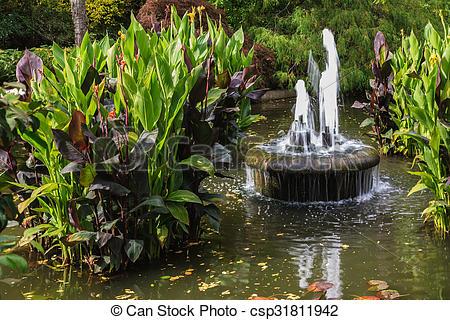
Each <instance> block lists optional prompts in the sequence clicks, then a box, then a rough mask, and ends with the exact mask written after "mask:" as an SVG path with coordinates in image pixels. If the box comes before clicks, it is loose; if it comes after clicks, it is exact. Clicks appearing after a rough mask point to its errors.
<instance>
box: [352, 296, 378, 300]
mask: <svg viewBox="0 0 450 320" xmlns="http://www.w3.org/2000/svg"><path fill="white" fill-rule="evenodd" d="M353 300H380V298H378V297H375V296H361V297H356V298H354V299H353Z"/></svg>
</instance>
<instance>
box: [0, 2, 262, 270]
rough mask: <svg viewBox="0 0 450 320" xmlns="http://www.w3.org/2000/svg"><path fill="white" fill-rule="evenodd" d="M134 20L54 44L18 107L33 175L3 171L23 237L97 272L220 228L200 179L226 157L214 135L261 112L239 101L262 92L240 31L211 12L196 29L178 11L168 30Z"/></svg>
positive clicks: (229, 134) (226, 135)
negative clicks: (95, 37) (115, 29)
mask: <svg viewBox="0 0 450 320" xmlns="http://www.w3.org/2000/svg"><path fill="white" fill-rule="evenodd" d="M131 20H132V22H131V24H130V26H129V28H128V29H126V30H125V29H123V30H122V31H120V32H119V37H118V39H117V41H112V40H111V39H110V38H109V37H108V36H106V37H105V38H103V39H102V40H100V41H91V40H90V38H89V35H88V34H86V35H85V37H84V39H83V41H82V43H81V45H80V47H77V48H74V49H73V50H71V51H70V52H69V51H67V50H64V49H62V48H60V47H59V46H58V45H57V44H54V45H53V48H52V51H53V57H54V59H53V62H52V66H44V67H43V70H42V75H41V74H40V77H39V79H38V78H36V77H35V78H34V79H32V81H31V82H30V85H28V84H27V86H29V87H30V90H28V91H27V92H29V93H31V88H32V89H33V90H32V92H33V96H32V100H33V102H31V103H29V104H24V105H22V108H23V111H24V112H25V111H26V110H27V108H28V109H30V113H31V114H32V115H33V119H36V122H37V124H38V125H37V126H30V125H28V126H24V127H23V128H20V129H19V130H17V135H18V136H19V137H20V139H21V141H22V142H24V143H26V147H27V148H28V152H29V153H30V159H29V161H28V162H29V163H28V165H29V167H30V169H31V170H30V171H31V174H29V175H27V177H28V178H29V179H28V180H22V181H17V179H15V178H14V179H13V181H8V183H9V185H10V187H11V186H12V187H11V188H13V190H12V191H13V194H15V196H16V197H17V198H20V199H21V202H20V203H19V205H18V212H19V213H20V214H22V215H25V216H26V218H25V221H26V223H25V225H26V226H27V227H28V228H27V229H26V230H25V232H24V236H23V238H22V240H21V241H20V243H19V244H20V245H29V244H30V245H32V246H33V247H34V248H35V249H37V250H38V251H40V252H41V253H42V254H54V253H57V254H60V255H61V258H62V259H61V261H60V262H62V263H64V264H65V263H70V262H74V261H77V260H81V259H83V260H84V261H85V262H86V263H87V264H88V265H89V266H90V267H91V269H92V270H93V271H94V272H101V271H113V270H119V269H120V268H124V267H126V266H127V265H128V264H129V263H134V262H136V261H138V260H145V259H148V260H152V259H157V258H158V257H159V256H160V254H161V252H163V251H164V250H165V249H167V248H168V247H169V246H171V245H176V244H178V243H182V242H184V241H185V240H187V239H189V240H193V241H196V240H198V238H199V236H200V234H201V220H202V218H203V217H208V218H209V221H210V222H211V223H212V225H213V227H215V228H216V229H218V227H219V225H220V212H219V209H218V208H217V206H216V205H215V202H216V200H217V196H216V195H211V194H209V193H207V192H204V191H203V190H202V189H201V181H202V180H203V179H204V178H206V177H208V176H211V175H219V176H223V175H221V174H219V172H218V171H217V170H220V169H225V168H226V164H227V163H229V161H230V157H229V151H227V149H226V148H225V147H224V146H223V145H221V144H220V142H221V141H227V142H229V141H234V142H235V143H236V142H237V137H238V130H228V128H229V127H230V126H231V125H232V123H233V126H236V128H239V127H238V126H237V125H236V124H241V127H242V128H245V127H247V126H248V125H250V124H251V123H252V122H253V121H256V120H258V118H257V117H256V116H253V115H251V114H250V105H249V104H245V103H246V101H249V99H255V98H257V97H259V96H260V95H261V94H262V93H263V92H254V89H253V85H254V82H255V80H256V77H251V76H250V72H249V70H250V68H249V67H250V64H251V62H252V51H250V52H249V53H248V54H244V53H243V52H242V47H243V34H242V30H240V31H238V32H237V33H236V34H234V35H233V36H232V37H228V36H226V34H225V33H224V32H223V30H222V28H221V26H220V25H216V24H214V23H213V22H212V21H211V20H209V19H208V20H207V24H208V28H207V30H205V31H204V32H201V33H197V32H196V28H195V25H194V21H191V20H190V18H189V16H188V15H184V16H183V17H179V16H178V15H177V13H176V11H175V10H174V9H172V16H171V21H172V24H171V25H170V26H169V27H168V28H167V29H161V30H159V31H152V32H146V31H145V30H144V29H143V28H142V26H141V25H140V24H139V23H138V22H137V21H136V20H135V19H134V17H132V18H131ZM39 70H40V69H39ZM242 70H243V71H242ZM230 75H233V76H230ZM27 88H28V87H27ZM241 106H242V107H241ZM223 113H226V114H227V116H228V117H229V118H227V117H224V116H223ZM188 114H189V115H200V116H199V117H197V118H196V117H191V116H187V115H188ZM225 118H227V119H233V121H234V122H230V121H228V120H226V121H225V120H224V119H225ZM222 129H223V130H222ZM205 130H206V131H205ZM205 132H206V133H207V134H206V135H205ZM210 132H221V134H220V135H217V134H209V133H210ZM199 137H202V138H203V139H199ZM205 137H209V138H211V139H210V140H209V141H207V142H206V141H205V140H204V138H205ZM186 141H187V142H186ZM205 147H206V149H207V150H206V151H207V152H205V150H204V148H205ZM202 148H203V149H202ZM13 172H15V171H14V170H13Z"/></svg>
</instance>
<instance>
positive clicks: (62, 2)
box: [0, 0, 142, 49]
mask: <svg viewBox="0 0 450 320" xmlns="http://www.w3.org/2000/svg"><path fill="white" fill-rule="evenodd" d="M141 4H142V0H87V1H86V10H87V14H88V18H89V29H90V32H91V34H93V35H94V36H98V35H103V34H105V33H106V32H109V33H116V32H117V31H118V30H119V29H120V27H121V25H128V24H129V23H130V12H131V11H137V9H138V8H139V6H140V5H141ZM73 33H74V31H73V24H72V16H71V9H70V1H69V0H17V1H16V0H2V1H1V3H0V48H14V49H18V48H19V49H25V48H27V47H28V48H30V47H39V46H42V45H51V44H52V42H57V43H59V44H60V45H63V46H69V45H72V44H73Z"/></svg>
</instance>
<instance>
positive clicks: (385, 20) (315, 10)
mask: <svg viewBox="0 0 450 320" xmlns="http://www.w3.org/2000/svg"><path fill="white" fill-rule="evenodd" d="M223 7H224V8H225V10H226V13H227V17H228V20H229V21H230V23H231V24H232V25H233V26H235V27H236V26H240V25H242V26H243V27H244V30H249V31H250V35H251V36H252V37H253V38H254V39H255V40H256V41H257V42H260V43H262V44H263V45H266V46H267V47H269V48H271V49H273V50H274V51H275V53H276V55H277V69H278V72H277V75H276V77H277V78H278V80H279V83H280V85H281V86H283V87H286V86H292V85H293V84H294V79H296V78H298V77H303V76H304V75H305V73H306V70H307V62H308V52H309V50H310V49H311V50H312V51H313V53H314V56H319V57H320V56H321V54H322V53H323V48H322V39H321V33H320V31H321V30H322V29H323V28H329V29H330V30H332V31H333V33H334V35H335V38H336V42H337V49H338V52H339V55H340V61H341V78H342V79H341V89H342V90H343V92H344V93H349V92H351V91H364V90H365V89H368V83H369V79H370V78H371V70H370V64H369V63H368V62H369V61H370V60H371V58H372V50H371V48H372V39H373V38H374V36H375V34H376V32H377V31H378V30H379V31H382V32H383V33H384V34H385V35H386V37H387V40H388V42H389V43H391V44H392V45H393V46H398V45H400V43H401V37H400V36H399V35H400V31H401V30H402V29H403V30H408V31H409V30H411V29H413V30H415V31H418V30H419V29H420V28H421V27H422V26H423V25H425V24H426V23H427V22H428V20H429V19H431V21H432V22H434V23H435V24H436V25H437V22H438V15H437V12H438V9H444V10H445V15H446V16H447V17H448V16H449V10H450V8H449V7H448V1H444V0H435V1H424V0H419V1H417V0H401V1H385V3H384V4H381V3H380V4H377V3H374V2H373V0H364V1H348V0H338V1H330V0H321V1H312V0H294V1H292V0H265V1H240V0H224V1H223ZM321 62H322V63H323V59H322V61H321Z"/></svg>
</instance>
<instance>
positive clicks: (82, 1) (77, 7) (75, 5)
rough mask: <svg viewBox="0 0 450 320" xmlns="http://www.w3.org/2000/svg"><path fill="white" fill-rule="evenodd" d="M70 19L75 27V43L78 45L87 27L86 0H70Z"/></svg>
mask: <svg viewBox="0 0 450 320" xmlns="http://www.w3.org/2000/svg"><path fill="white" fill-rule="evenodd" d="M70 6H71V8H72V20H73V25H74V27H75V44H76V45H77V46H79V45H80V44H81V41H83V37H84V34H85V33H86V32H87V29H88V19H87V14H86V0H70Z"/></svg>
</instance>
